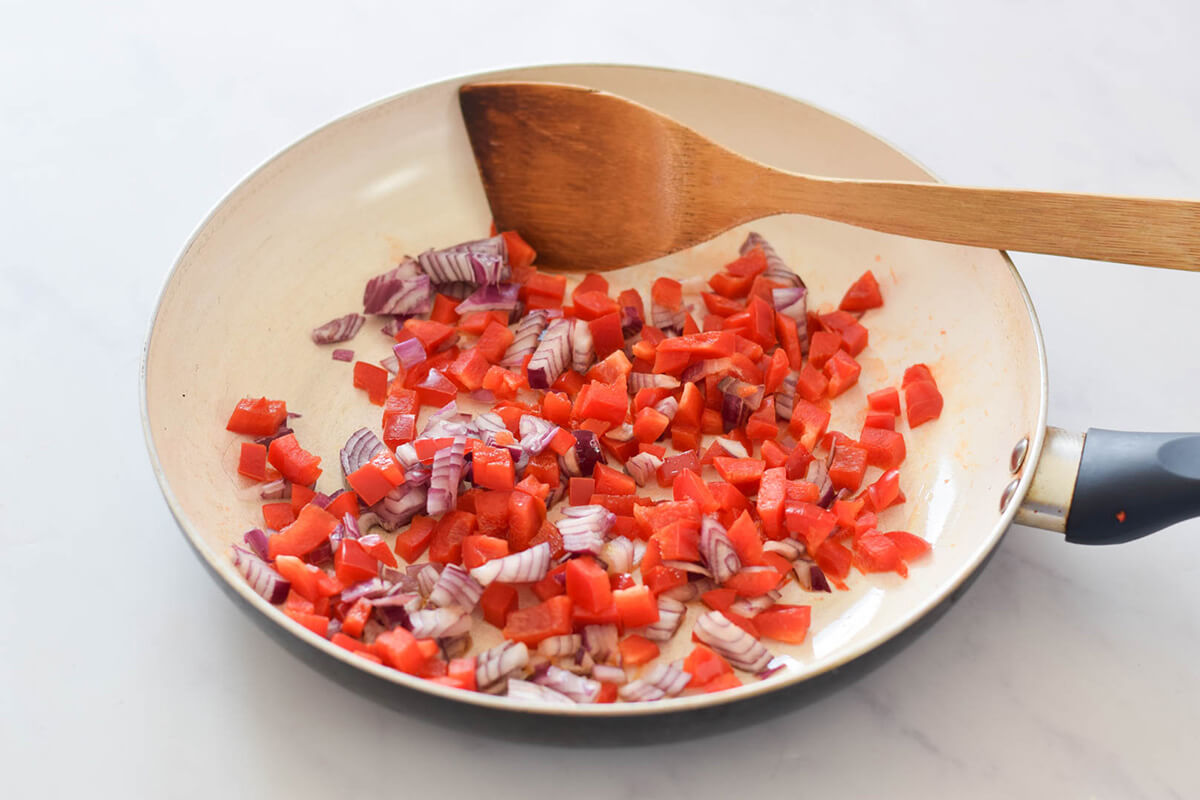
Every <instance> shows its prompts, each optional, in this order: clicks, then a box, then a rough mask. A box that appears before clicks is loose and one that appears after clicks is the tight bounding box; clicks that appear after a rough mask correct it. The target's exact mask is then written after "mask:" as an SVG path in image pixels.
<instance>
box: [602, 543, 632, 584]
mask: <svg viewBox="0 0 1200 800" xmlns="http://www.w3.org/2000/svg"><path fill="white" fill-rule="evenodd" d="M600 557H601V558H602V559H604V562H605V563H606V564H608V571H609V572H612V573H614V574H618V575H619V574H621V573H623V572H633V542H632V541H631V540H629V539H627V538H626V537H624V536H617V537H614V538H612V539H609V540H608V542H606V543H605V545H604V549H603V550H601V551H600Z"/></svg>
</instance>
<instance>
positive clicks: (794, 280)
mask: <svg viewBox="0 0 1200 800" xmlns="http://www.w3.org/2000/svg"><path fill="white" fill-rule="evenodd" d="M756 247H761V248H762V251H763V255H765V256H766V257H767V271H766V272H764V273H763V277H764V278H770V279H771V280H773V281H776V282H778V283H782V284H786V285H788V286H801V287H802V286H804V281H802V280H800V276H799V275H797V274H796V273H795V272H793V271H792V270H791V269H789V268H788V265H787V264H785V263H784V262H783V259H782V258H780V257H779V254H778V253H776V252H775V248H774V247H771V245H770V244H769V243H768V242H767V240H766V239H764V238H763V237H761V236H759V235H758V234H757V233H754V232H753V231H751V232H750V233H749V234H747V235H746V241H744V242H742V246H741V247H740V248H738V255H743V256H744V255H746V253H749V252H750V251H751V250H753V249H754V248H756Z"/></svg>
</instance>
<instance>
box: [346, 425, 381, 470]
mask: <svg viewBox="0 0 1200 800" xmlns="http://www.w3.org/2000/svg"><path fill="white" fill-rule="evenodd" d="M386 450H387V447H386V446H385V445H384V443H383V442H381V441H379V437H378V436H376V435H375V434H374V433H372V432H371V430H370V429H369V428H359V429H358V430H356V431H355V432H354V433H352V434H350V438H349V439H347V440H346V444H345V445H343V446H342V449H341V452H340V453H339V455H340V457H341V463H342V474H343V475H349V474H350V473H352V472H354V471H356V470H358V469H359V468H361V467H362V465H363V464H366V463H367V462H368V461H370V460H371V459H372V458H374V457H375V456H377V455H379V454H380V453H382V452H385V451H386Z"/></svg>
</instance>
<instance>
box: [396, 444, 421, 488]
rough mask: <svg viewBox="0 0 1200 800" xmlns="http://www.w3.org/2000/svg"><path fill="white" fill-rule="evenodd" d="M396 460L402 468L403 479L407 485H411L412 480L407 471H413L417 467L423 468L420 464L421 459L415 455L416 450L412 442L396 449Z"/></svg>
mask: <svg viewBox="0 0 1200 800" xmlns="http://www.w3.org/2000/svg"><path fill="white" fill-rule="evenodd" d="M396 460H397V461H399V462H400V466H402V467H404V470H405V474H404V478H405V480H406V481H408V482H409V483H412V482H413V480H412V476H411V475H409V474H408V471H409V470H410V469H415V468H416V467H417V466H424V465H423V464H421V458H420V457H419V456H418V455H417V448H416V446H415V445H414V444H413V443H412V442H405V443H404V444H402V445H400V446H399V447H397V448H396ZM418 483H419V481H418Z"/></svg>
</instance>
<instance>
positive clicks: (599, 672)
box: [592, 664, 629, 686]
mask: <svg viewBox="0 0 1200 800" xmlns="http://www.w3.org/2000/svg"><path fill="white" fill-rule="evenodd" d="M592 677H593V678H595V679H596V680H598V681H602V682H604V683H615V684H617V685H618V686H620V685H622V684H624V683H626V682H627V681H628V680H629V676H628V675H626V674H625V670H623V669H621V668H620V667H614V666H613V665H611V664H597V665H596V666H594V667H592Z"/></svg>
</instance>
